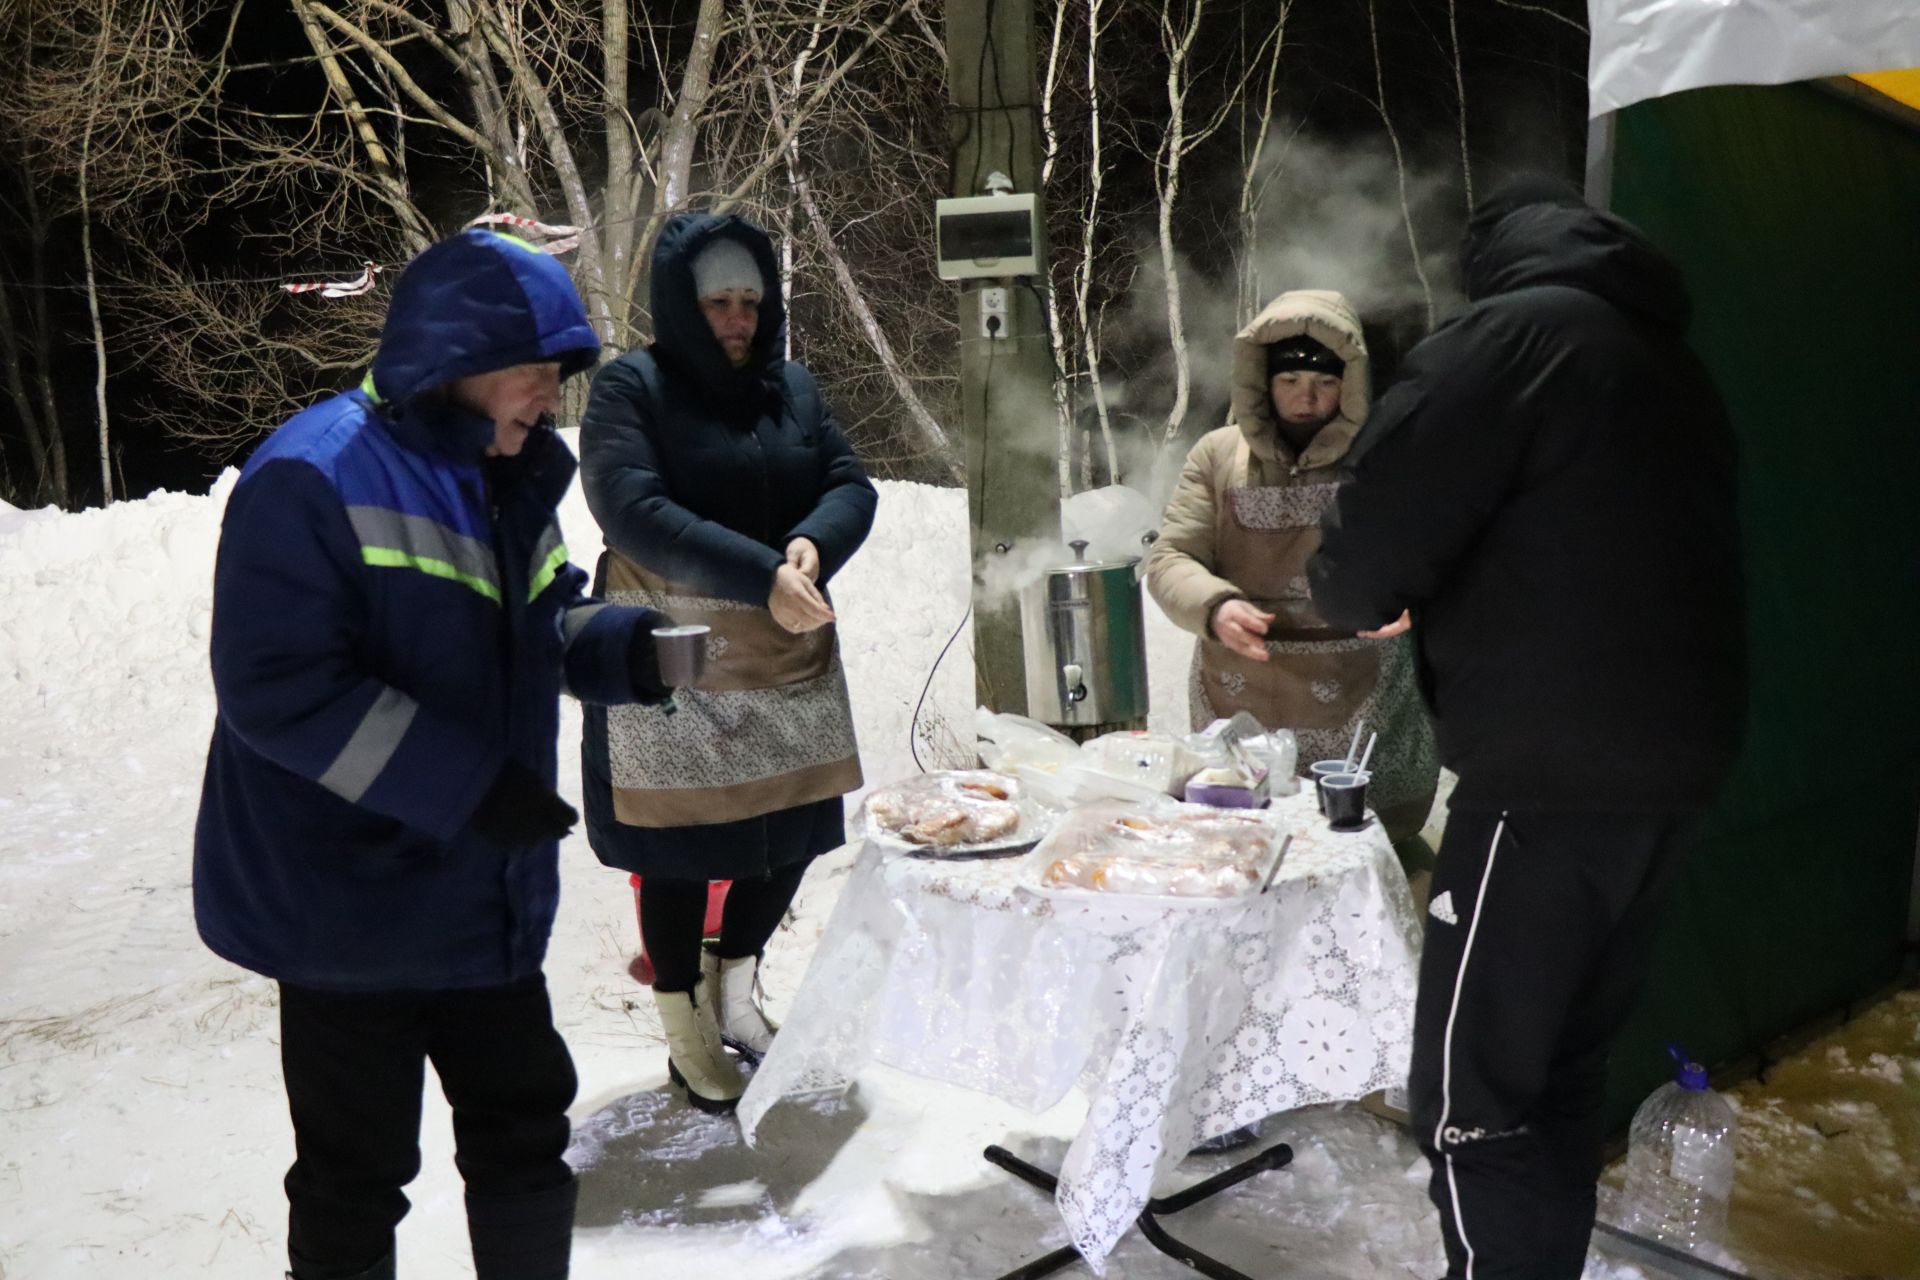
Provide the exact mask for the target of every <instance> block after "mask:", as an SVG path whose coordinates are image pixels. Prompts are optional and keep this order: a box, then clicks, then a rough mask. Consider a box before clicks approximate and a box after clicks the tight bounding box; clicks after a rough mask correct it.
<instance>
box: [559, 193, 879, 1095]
mask: <svg viewBox="0 0 1920 1280" xmlns="http://www.w3.org/2000/svg"><path fill="white" fill-rule="evenodd" d="M652 303H653V324H654V341H653V343H652V344H651V345H650V346H648V347H647V348H645V349H644V350H640V351H633V352H629V353H628V354H626V355H624V356H622V357H621V358H619V359H618V360H615V361H613V362H612V363H610V364H608V365H607V366H606V367H605V368H603V369H601V371H600V372H599V374H598V375H597V376H596V377H595V379H594V383H593V391H592V396H591V398H590V400H589V403H588V405H587V411H586V415H585V418H584V419H583V421H582V426H581V435H580V440H581V454H582V473H581V474H582V481H583V485H584V487H585V490H586V496H587V502H588V505H589V506H590V507H591V508H592V510H593V514H594V517H595V518H596V519H597V520H598V521H599V522H600V527H601V529H602V530H604V531H605V533H606V541H607V553H606V554H605V555H604V556H603V557H602V558H601V561H600V570H599V575H598V586H599V587H600V589H601V590H602V591H603V592H604V594H605V597H606V598H607V599H609V600H612V601H616V602H619V603H623V604H645V605H648V606H651V607H653V608H658V609H662V610H663V611H668V612H670V613H671V615H672V616H673V617H674V618H675V619H676V620H678V621H679V622H682V623H701V624H705V625H707V626H709V627H711V628H712V632H711V634H710V636H709V638H708V641H707V658H708V665H707V673H706V675H705V676H704V677H703V678H702V680H701V682H700V687H699V688H698V689H695V690H685V691H682V692H681V694H680V695H679V697H678V698H677V699H676V703H677V706H676V707H674V708H668V707H662V706H652V707H640V708H626V707H622V708H617V709H612V710H611V711H609V710H603V709H601V708H598V707H589V708H587V719H586V740H585V742H584V744H583V749H582V785H583V788H584V791H585V798H586V807H587V823H588V836H589V839H590V841H591V843H592V845H593V848H594V852H595V853H597V854H598V855H599V857H600V860H601V861H602V862H604V863H606V864H607V865H608V866H611V867H617V868H619V869H621V870H624V871H630V872H635V873H637V874H639V875H640V876H641V877H642V878H643V879H644V881H645V888H644V891H643V892H642V894H641V899H640V917H641V933H642V936H643V938H644V940H645V943H646V947H647V952H648V954H649V956H651V958H652V960H653V964H654V970H655V975H656V976H655V981H654V998H655V1000H656V1002H657V1003H658V1004H659V1007H660V1016H661V1021H662V1024H663V1025H664V1027H665V1029H666V1034H667V1050H668V1066H669V1073H670V1075H671V1076H672V1078H673V1080H674V1082H675V1083H676V1084H679V1085H681V1086H682V1087H683V1088H685V1089H686V1090H687V1093H688V1098H689V1101H691V1102H692V1103H693V1104H694V1105H695V1106H698V1107H701V1108H703V1109H705V1110H713V1111H730V1110H732V1109H733V1106H734V1103H735V1102H736V1101H737V1100H738V1098H739V1096H740V1093H741V1091H742V1089H743V1088H744V1082H743V1081H742V1079H741V1076H740V1073H739V1072H738V1070H737V1069H736V1068H735V1067H734V1065H733V1063H732V1062H731V1060H730V1059H729V1058H728V1057H727V1055H726V1053H725V1051H724V1049H723V1048H722V1044H723V1042H724V1043H725V1044H726V1045H729V1046H731V1047H733V1048H734V1049H735V1050H737V1051H738V1052H740V1053H741V1054H742V1055H743V1056H745V1057H747V1058H748V1059H749V1060H757V1058H758V1056H759V1055H760V1054H762V1053H764V1052H765V1051H766V1048H767V1044H768V1042H769V1041H770V1040H771V1039H772V1036H773V1033H774V1030H775V1028H774V1026H773V1024H772V1023H770V1022H768V1021H767V1019H766V1016H765V1014H764V1012H763V1011H762V1010H761V1009H760V1008H759V1005H758V1003H757V1001H756V999H755V995H754V992H755V989H756V986H757V978H758V969H759V963H760V954H761V952H762V950H763V949H764V948H765V946H766V943H767V940H768V939H769V938H770V937H771V936H772V934H773V931H774V929H775V928H776V927H777V926H778V924H779V922H780V920H781V918H782V916H783V915H784V914H785V912H786V910H787V907H788V906H789V905H790V904H791V903H792V901H793V896H794V894H795V892H796V891H797V890H798V888H799V885H800V880H801V877H802V876H803V875H804V874H805V871H806V868H807V864H808V863H809V862H811V861H812V860H813V858H815V857H817V856H818V855H819V854H821V853H824V852H826V851H827V850H828V849H832V848H834V847H835V846H837V845H839V844H840V843H842V842H843V840H844V838H845V833H844V818H843V811H842V803H841V799H840V798H841V796H843V795H844V794H846V793H847V792H848V791H852V790H854V789H855V788H857V787H858V786H859V785H860V782H861V775H860V763H859V756H858V753H857V750H856V746H855V742H854V733H853V717H852V713H851V711H850V709H849V707H848V702H847V690H846V680H845V677H844V675H843V673H842V670H841V666H840V657H839V649H838V646H837V644H836V640H835V634H834V625H833V611H832V607H831V605H830V604H829V602H828V600H827V598H826V584H827V582H828V581H829V580H830V579H831V578H832V576H833V575H834V573H835V572H836V571H838V570H839V568H840V567H841V566H842V565H844V564H845V563H846V562H847V560H848V558H849V557H851V556H852V555H853V553H854V552H855V551H856V550H857V549H858V548H859V546H860V544H861V543H862V542H863V541H864V540H865V539H866V536H867V531H868V530H869V529H870V528H871V527H872V524H873V513H874V506H875V502H876V498H877V496H876V494H875V493H874V489H873V485H872V484H871V483H870V482H869V481H868V480H867V477H866V475H865V473H864V472H863V471H862V469H861V467H860V463H859V460H858V459H857V458H856V457H855V456H854V452H853V450H852V448H851V447H850V446H849V445H848V444H847V442H846V439H845V437H843V436H842V435H841V433H840V429H839V426H838V425H837V424H836V423H835V421H834V418H833V415H832V413H831V412H829V411H828V410H827V408H826V406H825V405H824V404H823V403H822V401H821V399H820V392H819V388H818V386H817V385H816V384H815V382H814V380H813V376H812V375H811V374H809V373H808V372H807V371H806V370H805V369H804V368H802V367H801V366H800V365H798V364H796V363H793V362H792V361H789V360H787V359H786V358H785V356H784V350H785V346H786V309H785V306H784V305H783V303H782V300H781V296H780V290H779V271H778V266H777V263H776V261H775V258H774V253H773V246H772V243H771V242H770V241H769V240H768V238H767V235H766V233H765V232H763V231H761V230H760V229H759V228H758V227H756V226H754V225H753V224H752V223H750V222H747V221H746V220H744V219H741V218H738V217H732V216H721V215H714V214H699V213H696V214H683V215H680V216H678V217H675V218H673V219H672V220H671V221H669V222H668V224H667V225H666V227H665V228H664V230H663V231H662V232H661V235H660V238H659V241H658V242H657V244H656V245H655V248H654V254H653V274H652ZM714 880H731V881H732V882H733V885H732V888H731V889H730V890H729V892H728V895H727V905H726V911H725V917H724V922H723V924H722V927H721V932H720V938H719V941H718V945H717V946H713V947H710V948H705V949H703V948H702V946H701V932H702V925H703V923H704V918H705V913H706V900H707V885H708V883H709V882H710V881H714Z"/></svg>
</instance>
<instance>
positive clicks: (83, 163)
mask: <svg viewBox="0 0 1920 1280" xmlns="http://www.w3.org/2000/svg"><path fill="white" fill-rule="evenodd" d="M92 157H93V115H92V112H91V110H90V111H89V113H88V116H87V128H86V133H85V134H84V135H83V136H82V138H81V141H80V192H79V194H80V257H81V261H82V263H83V264H84V267H85V270H86V278H87V316H88V318H89V319H90V320H91V321H92V323H93V374H94V376H93V402H94V414H95V420H96V421H97V422H98V423H99V427H100V505H101V506H103V507H104V506H107V505H108V504H110V503H111V502H112V501H113V450H112V441H111V429H110V425H109V421H108V417H107V335H106V330H105V329H104V328H102V326H101V324H100V290H99V288H98V286H97V282H96V281H95V279H94V271H93V211H92V207H91V205H90V204H89V202H88V198H87V166H88V163H89V162H90V161H91V159H92Z"/></svg>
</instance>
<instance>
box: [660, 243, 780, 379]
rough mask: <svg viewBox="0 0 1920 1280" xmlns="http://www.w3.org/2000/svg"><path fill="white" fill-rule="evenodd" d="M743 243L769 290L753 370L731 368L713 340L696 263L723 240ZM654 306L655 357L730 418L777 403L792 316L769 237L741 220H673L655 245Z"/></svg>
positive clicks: (749, 367) (755, 344)
mask: <svg viewBox="0 0 1920 1280" xmlns="http://www.w3.org/2000/svg"><path fill="white" fill-rule="evenodd" d="M723 237H724V238H727V239H732V240H737V241H739V242H740V243H741V244H743V245H745V246H746V247H747V249H748V250H749V251H750V252H751V253H752V254H753V260H754V262H756V263H757V264H759V267H760V275H761V277H762V278H763V279H764V280H766V282H767V290H766V293H765V294H764V295H762V297H761V299H760V327H759V329H758V330H756V331H755V333H754V335H753V353H752V354H751V355H750V356H749V357H748V358H747V364H746V367H745V368H742V369H736V368H734V367H733V365H732V364H731V363H730V362H729V361H728V360H727V353H726V350H725V349H724V348H722V347H721V345H720V339H718V338H716V337H714V336H713V329H712V328H711V327H710V326H709V325H708V324H707V317H706V315H705V314H704V313H703V312H702V311H701V310H700V297H699V294H698V293H697V292H696V291H695V289H694V285H693V260H694V257H695V256H696V255H698V254H699V252H700V250H702V249H704V248H706V246H707V244H708V243H709V242H711V241H713V240H715V239H720V238H723ZM649 288H650V291H651V301H652V306H653V347H652V351H653V355H654V358H655V359H656V360H659V361H661V362H662V363H663V364H666V365H669V366H671V367H672V368H673V369H674V370H675V371H676V372H678V373H679V374H680V375H681V376H682V377H685V378H687V379H689V380H691V381H692V382H693V383H694V384H695V385H697V386H699V387H700V388H702V389H703V390H705V391H706V392H707V393H708V394H710V395H712V396H713V397H714V398H715V399H716V400H718V401H719V402H720V403H721V405H722V406H724V407H725V408H726V409H728V410H734V411H737V410H743V409H748V408H754V407H757V406H759V405H760V404H761V403H762V402H763V401H764V400H765V398H766V397H767V396H769V395H777V394H778V393H779V389H780V386H781V367H782V366H783V365H785V364H786V356H785V354H784V353H785V351H786V345H787V343H786V335H787V308H786V303H785V301H784V300H783V299H782V298H781V296H780V263H779V260H778V259H777V258H775V257H774V254H773V241H771V240H769V239H768V238H767V233H766V232H764V231H762V230H761V229H760V228H759V227H756V226H755V225H753V223H751V222H748V221H747V220H746V219H745V218H741V217H736V216H734V215H733V214H718V213H682V214H676V215H674V216H673V217H672V218H669V219H668V220H667V225H666V226H664V227H662V228H661V229H660V237H659V239H657V240H656V241H654V245H653V272H652V275H651V278H650V281H649Z"/></svg>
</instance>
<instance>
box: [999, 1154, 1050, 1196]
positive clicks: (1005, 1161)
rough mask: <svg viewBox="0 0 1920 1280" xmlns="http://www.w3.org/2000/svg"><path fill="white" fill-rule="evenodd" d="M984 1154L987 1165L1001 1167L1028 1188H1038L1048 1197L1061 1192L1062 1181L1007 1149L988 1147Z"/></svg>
mask: <svg viewBox="0 0 1920 1280" xmlns="http://www.w3.org/2000/svg"><path fill="white" fill-rule="evenodd" d="M984 1154H985V1155H986V1157H987V1163H989V1164H996V1165H999V1166H1000V1167H1001V1168H1002V1169H1005V1170H1006V1171H1007V1172H1008V1173H1010V1174H1012V1175H1013V1176H1014V1177H1016V1178H1018V1179H1020V1181H1022V1182H1024V1183H1026V1184H1027V1185H1028V1186H1033V1187H1038V1188H1040V1190H1042V1191H1044V1192H1046V1193H1047V1194H1048V1195H1053V1194H1054V1193H1055V1192H1057V1191H1059V1190H1060V1179H1058V1178H1056V1177H1054V1176H1053V1175H1052V1174H1050V1173H1048V1172H1047V1171H1046V1170H1045V1169H1042V1168H1041V1167H1040V1166H1039V1165H1034V1164H1028V1163H1027V1162H1026V1161H1025V1160H1022V1159H1021V1158H1020V1157H1019V1156H1017V1155H1015V1154H1013V1152H1011V1151H1009V1150H1007V1149H1006V1148H1005V1147H988V1148H987V1149H986V1151H985V1152H984Z"/></svg>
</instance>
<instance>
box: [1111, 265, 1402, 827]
mask: <svg viewBox="0 0 1920 1280" xmlns="http://www.w3.org/2000/svg"><path fill="white" fill-rule="evenodd" d="M1303 333H1304V334H1307V335H1309V336H1311V337H1313V338H1315V339H1317V340H1318V341H1320V342H1322V343H1324V344H1325V345H1326V346H1327V347H1329V348H1330V349H1331V350H1333V352H1334V353H1335V354H1337V355H1338V356H1340V358H1341V359H1342V360H1344V361H1345V362H1346V370H1345V372H1344V375H1343V378H1342V384H1343V385H1342V388H1341V396H1340V408H1339V413H1338V415H1337V416H1336V417H1335V418H1334V419H1333V421H1332V422H1330V423H1328V424H1327V425H1326V426H1325V427H1322V428H1321V429H1320V432H1319V434H1318V435H1316V436H1315V437H1314V438H1313V440H1312V442H1311V443H1310V444H1309V445H1308V446H1307V448H1306V449H1305V450H1304V451H1303V452H1301V453H1299V454H1298V455H1296V454H1295V453H1294V451H1293V449H1292V448H1291V446H1289V445H1288V443H1287V442H1286V440H1285V439H1283V438H1282V437H1281V435H1280V433H1279V430H1278V428H1277V426H1276V424H1275V420H1274V411H1273V401H1272V399H1271V397H1270V395H1269V392H1268V378H1267V354H1266V348H1267V347H1268V346H1269V345H1271V344H1273V343H1275V342H1280V341H1282V340H1284V339H1287V338H1291V337H1295V336H1297V335H1299V334H1303ZM1368 402H1369V377H1368V362H1367V348H1366V339H1365V337H1364V335H1363V333H1362V331H1361V327H1360V319H1359V316H1358V315H1356V314H1355V312H1354V310H1353V308H1352V307H1351V306H1349V305H1348V303H1347V300H1346V299H1345V298H1343V297H1342V296H1341V295H1339V294H1337V293H1332V292H1327V291H1321V290H1299V291H1295V292H1291V293H1284V294H1281V295H1280V296H1279V297H1278V298H1276V299H1275V300H1274V301H1273V302H1272V303H1270V304H1269V305H1268V306H1267V308H1266V309H1265V310H1264V311H1262V312H1261V313H1260V314H1259V315H1258V316H1256V317H1255V318H1254V320H1253V321H1252V323H1250V324H1248V325H1247V327H1246V328H1244V329H1242V330H1241V331H1240V332H1239V333H1238V334H1236V335H1235V336H1234V350H1233V418H1232V421H1231V422H1230V423H1229V424H1228V425H1227V426H1225V427H1222V428H1220V429H1219V430H1217V431H1212V432H1209V433H1208V434H1206V435H1205V436H1202V437H1201V438H1200V440H1199V442H1198V443H1196V444H1195V445H1194V447H1193V450H1192V452H1191V453H1189V454H1188V456H1187V463H1186V467H1185V469H1184V470H1183V471H1182V473H1181V476H1180V481H1179V484H1178V485H1177V486H1176V487H1175V489H1174V492H1173V496H1172V497H1171V499H1170V500H1169V501H1168V503H1167V509H1166V514H1165V516H1164V518H1163V519H1162V521H1161V525H1160V538H1159V541H1158V542H1156V543H1155V544H1154V549H1153V552H1152V554H1151V555H1150V556H1149V557H1148V559H1147V589H1148V591H1149V592H1151V593H1152V595H1153V598H1154V599H1155V600H1156V601H1157V602H1158V603H1159V605H1160V607H1161V609H1163V610H1164V611H1165V612H1166V614H1167V616H1168V617H1170V618H1172V619H1173V621H1174V622H1175V623H1176V624H1177V625H1179V626H1180V627H1182V628H1184V629H1185V630H1188V631H1191V632H1193V633H1195V634H1196V635H1198V636H1199V637H1200V642H1199V644H1198V645H1197V646H1196V651H1195V658H1194V671H1193V681H1192V685H1191V688H1190V692H1189V700H1190V705H1189V711H1190V714H1191V718H1192V721H1193V724H1194V725H1195V727H1196V728H1197V727H1200V726H1202V725H1205V724H1206V723H1208V722H1210V721H1211V720H1213V719H1214V718H1216V717H1218V716H1229V715H1232V714H1233V713H1234V712H1235V711H1240V710H1245V711H1249V712H1251V713H1253V714H1254V715H1255V716H1256V717H1258V718H1259V719H1260V720H1261V722H1262V723H1263V724H1265V725H1267V727H1269V728H1287V729H1292V730H1293V731H1294V733H1295V734H1296V735H1297V736H1298V738H1299V739H1300V767H1301V769H1302V770H1303V771H1304V770H1305V768H1306V766H1307V765H1308V764H1310V763H1312V762H1313V761H1315V760H1320V759H1327V758H1331V757H1334V756H1339V755H1344V754H1345V753H1346V750H1347V747H1348V744H1349V742H1350V741H1351V738H1352V733H1353V731H1354V729H1355V728H1356V727H1357V725H1358V724H1359V722H1361V721H1365V723H1366V725H1367V727H1368V728H1369V729H1370V730H1375V731H1378V732H1379V734H1380V746H1379V748H1378V749H1377V750H1376V752H1375V756H1374V759H1373V761H1372V772H1373V775H1374V784H1373V788H1372V795H1371V796H1370V800H1371V802H1372V804H1373V807H1374V808H1375V809H1376V810H1377V811H1379V812H1380V813H1381V815H1382V820H1383V821H1384V822H1385V823H1386V825H1387V828H1388V831H1389V834H1390V835H1391V836H1392V837H1393V838H1394V839H1395V840H1396V841H1400V840H1404V839H1405V838H1406V837H1408V836H1411V835H1414V834H1416V833H1417V832H1418V831H1419V830H1420V827H1421V826H1422V825H1423V824H1424V822H1425V820H1426V815H1427V810H1428V809H1429V808H1430V807H1431V804H1432V799H1433V791H1434V784H1435V782H1436V781H1437V779H1438V776H1439V766H1438V763H1437V761H1436V758H1435V752H1434V747H1433V733H1432V728H1431V726H1430V725H1429V724H1428V722H1427V718H1426V712H1425V709H1424V708H1423V707H1422V706H1421V704H1420V697H1419V692H1418V689H1417V687H1416V684H1415V681H1414V674H1413V662H1412V649H1411V645H1409V644H1408V643H1407V641H1406V640H1405V639H1404V638H1402V639H1399V640H1388V641H1378V640H1363V639H1360V638H1359V637H1357V636H1354V635H1351V634H1348V633H1344V632H1337V631H1333V630H1331V629H1329V628H1328V627H1327V626H1326V624H1325V622H1324V620H1322V619H1321V618H1320V616H1319V615H1318V613H1317V612H1316V611H1315V610H1314V608H1313V604H1312V599H1311V595H1310V593H1309V591H1308V588H1307V582H1306V565H1307V561H1308V560H1309V559H1311V558H1312V556H1313V553H1314V551H1316V550H1317V549H1318V548H1319V545H1320V517H1321V514H1322V513H1323V512H1324V511H1325V510H1326V509H1327V508H1328V507H1329V506H1330V505H1331V504H1332V501H1333V495H1334V491H1335V488H1336V486H1337V482H1338V468H1339V464H1340V461H1341V459H1343V458H1344V457H1345V456H1346V454H1347V450H1348V449H1349V448H1350V447H1352V445H1353V441H1354V438H1355V437H1356V436H1357V435H1359V433H1360V428H1361V425H1362V424H1363V423H1364V422H1365V421H1366V416H1367V408H1368ZM1233 598H1244V599H1246V600H1249V601H1251V602H1252V603H1253V604H1254V605H1255V606H1256V607H1258V608H1260V609H1263V610H1265V611H1267V612H1270V613H1273V614H1274V615H1275V619H1274V622H1273V624H1272V625H1271V627H1270V628H1269V631H1268V643H1267V653H1268V657H1267V661H1266V662H1264V663H1262V662H1255V661H1252V660H1249V659H1246V658H1243V657H1240V656H1239V655H1237V654H1235V653H1233V652H1232V651H1231V650H1229V649H1227V647H1226V646H1225V645H1222V644H1221V643H1219V641H1217V640H1216V639H1214V638H1213V636H1212V633H1211V631H1210V630H1209V623H1210V621H1211V619H1212V617H1213V611H1214V609H1216V608H1217V607H1218V606H1219V605H1220V603H1221V602H1222V601H1225V600H1228V599H1233Z"/></svg>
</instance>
